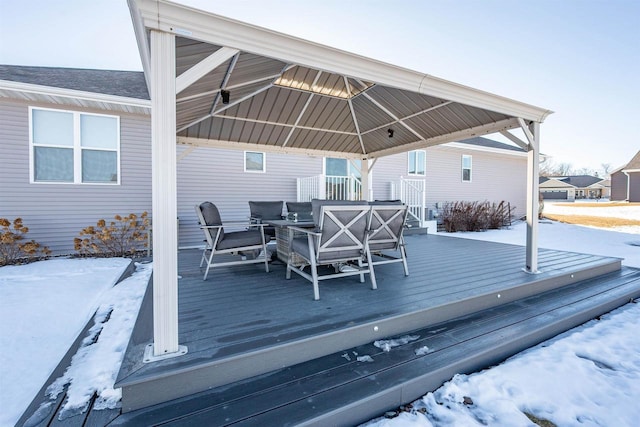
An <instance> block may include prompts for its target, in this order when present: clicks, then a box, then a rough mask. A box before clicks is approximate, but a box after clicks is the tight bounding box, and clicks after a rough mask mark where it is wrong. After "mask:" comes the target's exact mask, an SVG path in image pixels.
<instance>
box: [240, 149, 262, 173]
mask: <svg viewBox="0 0 640 427" xmlns="http://www.w3.org/2000/svg"><path fill="white" fill-rule="evenodd" d="M244 171H245V172H266V171H267V167H266V162H265V154H264V153H262V152H259V151H245V152H244Z"/></svg>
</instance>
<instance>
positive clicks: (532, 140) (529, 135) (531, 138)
mask: <svg viewBox="0 0 640 427" xmlns="http://www.w3.org/2000/svg"><path fill="white" fill-rule="evenodd" d="M518 124H519V125H520V129H522V132H524V136H526V137H527V140H528V141H529V144H530V145H533V144H535V136H534V135H533V134H532V133H531V130H530V129H529V126H527V124H526V123H525V121H524V120H523V119H521V118H520V117H518Z"/></svg>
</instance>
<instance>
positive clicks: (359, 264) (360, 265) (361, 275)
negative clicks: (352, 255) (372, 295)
mask: <svg viewBox="0 0 640 427" xmlns="http://www.w3.org/2000/svg"><path fill="white" fill-rule="evenodd" d="M358 268H359V269H360V270H362V259H358ZM360 283H364V273H360Z"/></svg>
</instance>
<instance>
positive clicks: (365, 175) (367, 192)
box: [360, 159, 371, 201]
mask: <svg viewBox="0 0 640 427" xmlns="http://www.w3.org/2000/svg"><path fill="white" fill-rule="evenodd" d="M361 164H362V167H361V168H360V181H361V183H362V199H363V200H367V201H368V200H370V199H371V179H370V178H371V177H370V176H369V170H370V169H369V161H368V160H367V159H362V160H361Z"/></svg>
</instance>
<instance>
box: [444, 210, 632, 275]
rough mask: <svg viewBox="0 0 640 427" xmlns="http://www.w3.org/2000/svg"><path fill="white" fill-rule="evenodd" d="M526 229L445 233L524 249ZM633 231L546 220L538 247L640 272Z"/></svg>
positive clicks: (518, 226)
mask: <svg viewBox="0 0 640 427" xmlns="http://www.w3.org/2000/svg"><path fill="white" fill-rule="evenodd" d="M526 227H527V225H526V223H525V222H523V221H519V222H517V223H514V225H513V226H511V227H509V228H507V229H502V230H488V231H481V232H471V231H470V232H464V233H442V235H444V236H451V237H459V238H464V239H475V240H487V241H492V242H499V243H511V244H515V245H523V246H524V245H525V244H526V239H527V235H526ZM631 230H632V231H634V232H633V233H621V232H618V231H609V230H607V229H602V228H592V227H583V226H581V225H572V224H563V223H561V222H556V221H548V220H543V221H540V223H539V226H538V246H539V247H540V248H546V249H556V250H561V251H567V252H580V253H589V254H593V255H603V256H611V257H618V258H624V260H623V261H622V264H623V265H627V266H629V267H637V268H640V226H633V227H631Z"/></svg>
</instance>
